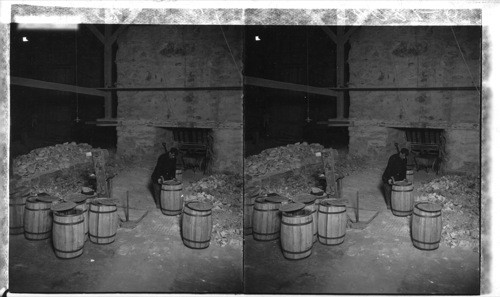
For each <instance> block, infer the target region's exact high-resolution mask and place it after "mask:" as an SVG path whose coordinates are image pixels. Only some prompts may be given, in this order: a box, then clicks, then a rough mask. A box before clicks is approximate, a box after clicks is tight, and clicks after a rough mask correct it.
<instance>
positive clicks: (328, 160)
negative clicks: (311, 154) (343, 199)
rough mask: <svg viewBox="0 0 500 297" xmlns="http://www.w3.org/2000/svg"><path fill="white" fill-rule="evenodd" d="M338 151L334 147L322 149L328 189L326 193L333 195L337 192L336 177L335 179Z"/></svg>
mask: <svg viewBox="0 0 500 297" xmlns="http://www.w3.org/2000/svg"><path fill="white" fill-rule="evenodd" d="M336 157H337V151H336V150H334V149H325V150H323V151H321V158H322V160H323V168H324V170H325V180H326V190H325V193H327V194H329V195H333V194H335V193H336V182H337V181H336V179H335V158H336Z"/></svg>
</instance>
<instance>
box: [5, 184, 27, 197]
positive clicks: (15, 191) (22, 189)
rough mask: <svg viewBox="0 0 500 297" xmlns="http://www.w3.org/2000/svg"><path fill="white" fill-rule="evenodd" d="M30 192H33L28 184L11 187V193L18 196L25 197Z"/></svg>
mask: <svg viewBox="0 0 500 297" xmlns="http://www.w3.org/2000/svg"><path fill="white" fill-rule="evenodd" d="M30 192H31V189H30V188H28V187H26V186H21V187H17V188H14V189H10V191H9V194H10V195H12V196H16V197H23V196H27V195H29V194H30Z"/></svg>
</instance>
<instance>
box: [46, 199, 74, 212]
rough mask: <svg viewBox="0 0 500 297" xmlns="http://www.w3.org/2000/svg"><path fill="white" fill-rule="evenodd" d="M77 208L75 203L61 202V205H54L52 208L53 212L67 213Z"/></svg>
mask: <svg viewBox="0 0 500 297" xmlns="http://www.w3.org/2000/svg"><path fill="white" fill-rule="evenodd" d="M75 207H76V203H75V202H71V201H69V202H61V203H54V204H53V205H52V207H51V209H52V210H53V211H66V210H70V209H73V208H75Z"/></svg>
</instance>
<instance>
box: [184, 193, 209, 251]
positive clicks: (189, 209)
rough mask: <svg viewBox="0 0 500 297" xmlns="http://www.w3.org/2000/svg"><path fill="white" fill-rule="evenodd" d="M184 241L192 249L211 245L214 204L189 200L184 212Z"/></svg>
mask: <svg viewBox="0 0 500 297" xmlns="http://www.w3.org/2000/svg"><path fill="white" fill-rule="evenodd" d="M181 228H182V242H183V243H184V245H186V246H187V247H189V248H192V249H204V248H207V247H208V246H209V245H210V238H211V235H212V205H211V204H210V203H202V202H195V201H193V202H189V203H187V204H186V206H185V207H184V211H183V213H182V226H181Z"/></svg>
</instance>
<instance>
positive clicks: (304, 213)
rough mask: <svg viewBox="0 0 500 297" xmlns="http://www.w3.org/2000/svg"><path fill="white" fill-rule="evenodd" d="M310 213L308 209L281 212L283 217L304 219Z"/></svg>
mask: <svg viewBox="0 0 500 297" xmlns="http://www.w3.org/2000/svg"><path fill="white" fill-rule="evenodd" d="M311 213H312V210H309V209H300V210H297V211H290V212H283V215H284V216H286V217H306V216H308V215H310V214H311Z"/></svg>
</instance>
